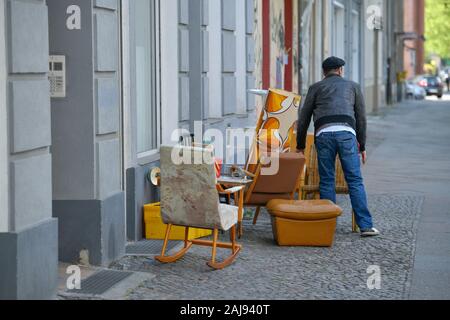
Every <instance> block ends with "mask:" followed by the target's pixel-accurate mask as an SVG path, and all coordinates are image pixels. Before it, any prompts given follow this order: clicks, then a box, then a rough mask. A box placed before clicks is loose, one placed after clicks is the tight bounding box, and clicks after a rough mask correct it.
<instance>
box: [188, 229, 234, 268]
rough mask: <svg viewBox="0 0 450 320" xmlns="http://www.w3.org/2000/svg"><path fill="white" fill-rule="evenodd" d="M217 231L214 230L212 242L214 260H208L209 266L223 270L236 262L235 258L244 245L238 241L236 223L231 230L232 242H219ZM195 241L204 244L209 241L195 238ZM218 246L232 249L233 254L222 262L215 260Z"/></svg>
mask: <svg viewBox="0 0 450 320" xmlns="http://www.w3.org/2000/svg"><path fill="white" fill-rule="evenodd" d="M217 233H218V232H217V231H216V230H215V231H214V240H213V243H212V246H213V259H212V261H210V262H208V266H209V267H211V268H213V269H215V270H222V269H224V268H226V267H228V266H229V265H230V264H232V263H233V262H234V260H235V259H236V257H237V255H238V253H239V252H240V251H241V249H242V247H241V245H239V244H237V243H236V225H235V226H233V227H232V228H231V230H230V238H231V244H228V243H218V242H217V236H216V235H217ZM195 242H196V243H197V244H203V245H208V243H207V242H205V241H201V240H195ZM217 247H220V248H225V249H231V251H232V254H231V255H230V256H229V257H228V258H226V259H225V260H224V261H222V262H216V261H215V257H216V250H217Z"/></svg>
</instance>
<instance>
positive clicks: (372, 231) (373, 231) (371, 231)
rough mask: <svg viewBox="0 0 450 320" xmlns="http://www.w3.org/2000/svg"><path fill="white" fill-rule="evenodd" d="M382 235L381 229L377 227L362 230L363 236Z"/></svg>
mask: <svg viewBox="0 0 450 320" xmlns="http://www.w3.org/2000/svg"><path fill="white" fill-rule="evenodd" d="M379 235H380V231H378V230H377V229H375V228H371V229H365V230H361V237H376V236H379Z"/></svg>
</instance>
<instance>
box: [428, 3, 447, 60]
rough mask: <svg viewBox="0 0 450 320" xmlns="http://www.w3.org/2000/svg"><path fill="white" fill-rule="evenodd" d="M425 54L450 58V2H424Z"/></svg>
mask: <svg viewBox="0 0 450 320" xmlns="http://www.w3.org/2000/svg"><path fill="white" fill-rule="evenodd" d="M425 29H426V31H425V38H426V40H427V41H426V45H425V46H426V51H427V54H432V53H435V54H437V55H439V56H441V57H443V58H450V0H425Z"/></svg>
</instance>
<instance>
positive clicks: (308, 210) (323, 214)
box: [267, 199, 342, 220]
mask: <svg viewBox="0 0 450 320" xmlns="http://www.w3.org/2000/svg"><path fill="white" fill-rule="evenodd" d="M267 210H268V211H269V213H270V214H271V215H273V216H275V217H278V218H284V219H292V220H324V219H333V218H337V217H338V216H340V215H341V214H342V209H341V208H340V207H339V206H337V205H335V204H334V203H333V202H331V201H329V200H305V201H298V200H281V199H277V200H271V201H270V202H269V203H268V204H267Z"/></svg>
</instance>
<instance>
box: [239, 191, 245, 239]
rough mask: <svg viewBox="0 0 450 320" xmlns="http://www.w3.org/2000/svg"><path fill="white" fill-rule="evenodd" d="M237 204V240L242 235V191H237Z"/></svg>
mask: <svg viewBox="0 0 450 320" xmlns="http://www.w3.org/2000/svg"><path fill="white" fill-rule="evenodd" d="M238 203H239V204H238V206H239V210H238V227H239V231H238V236H239V239H240V238H241V237H242V233H243V226H242V222H243V220H244V189H242V190H241V191H239V200H238Z"/></svg>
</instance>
